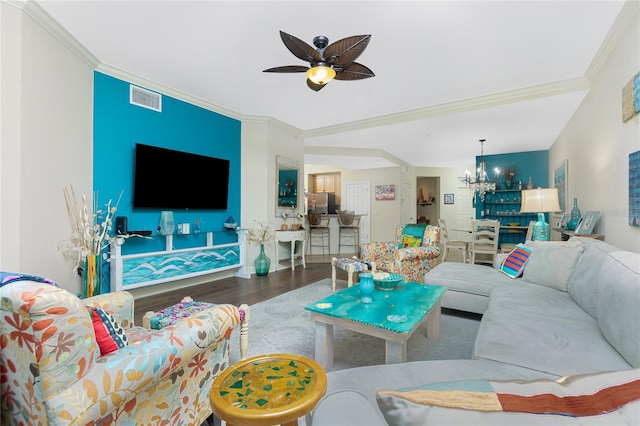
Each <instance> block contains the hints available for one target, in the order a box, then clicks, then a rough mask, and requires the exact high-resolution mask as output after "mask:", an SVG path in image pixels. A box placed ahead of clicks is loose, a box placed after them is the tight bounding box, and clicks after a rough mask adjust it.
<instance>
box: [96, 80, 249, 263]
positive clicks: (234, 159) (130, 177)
mask: <svg viewBox="0 0 640 426" xmlns="http://www.w3.org/2000/svg"><path fill="white" fill-rule="evenodd" d="M129 90H130V83H129V82H127V81H123V80H120V79H117V78H114V77H110V76H107V75H105V74H102V73H100V72H95V74H94V141H93V143H94V145H93V147H94V153H93V159H94V160H93V163H94V164H93V166H94V167H93V186H94V191H96V192H97V196H98V201H99V207H102V206H103V205H104V204H105V203H106V202H107V201H108V200H109V199H113V201H114V203H115V201H116V200H117V198H118V196H119V194H120V191H121V190H122V191H124V193H123V196H122V200H121V201H120V205H119V207H118V211H117V213H116V216H126V217H127V218H128V229H129V230H151V231H153V233H154V234H157V227H158V224H159V222H160V211H161V209H133V182H134V154H135V144H136V143H142V144H147V145H153V146H158V147H162V148H168V149H174V150H178V151H184V152H189V153H194V154H200V155H206V156H211V157H217V158H223V159H227V160H230V172H229V195H228V208H227V210H217V211H214V210H192V211H188V210H175V209H174V210H173V212H174V221H175V223H176V225H177V224H179V223H190V224H191V226H193V223H194V221H195V220H197V219H200V220H201V223H202V224H201V228H202V231H203V232H206V231H215V234H214V244H222V243H228V242H235V241H237V236H236V233H235V232H234V231H225V230H224V228H223V223H224V222H225V220H226V219H227V217H229V216H233V217H234V218H235V219H239V218H240V172H241V170H240V167H241V164H240V162H241V140H240V130H241V123H240V121H238V120H236V119H232V118H229V117H226V116H223V115H221V114H218V113H215V112H212V111H209V110H206V109H204V108H200V107H198V106H195V105H192V104H189V103H187V102H183V101H180V100H177V99H175V98H172V97H170V96H166V95H162V111H161V112H156V111H153V110H150V109H147V108H143V107H139V106H136V105H132V104H130V103H129ZM166 172H167V173H171V170H167V171H166ZM210 185H211V193H210V194H203V196H215V191H216V182H213V181H212V182H210ZM179 190H180V188H166V191H179ZM205 238H206V237H205V235H204V233H201V234H191V235H185V236H178V237H176V238H174V248H176V249H179V248H187V247H194V246H198V245H204V244H205ZM164 249H165V240H164V238H159V237H157V238H153V239H140V238H129V239H128V240H127V242H126V243H125V244H124V246H123V253H125V254H127V253H138V252H148V251H161V250H164Z"/></svg>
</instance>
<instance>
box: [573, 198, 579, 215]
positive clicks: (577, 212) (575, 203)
mask: <svg viewBox="0 0 640 426" xmlns="http://www.w3.org/2000/svg"><path fill="white" fill-rule="evenodd" d="M574 219H578V220H580V209H579V208H578V199H577V198H574V199H573V208H572V209H571V220H574Z"/></svg>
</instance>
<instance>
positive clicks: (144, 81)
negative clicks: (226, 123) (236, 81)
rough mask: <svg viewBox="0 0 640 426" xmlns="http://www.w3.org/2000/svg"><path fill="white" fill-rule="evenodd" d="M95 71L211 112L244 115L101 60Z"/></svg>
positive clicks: (240, 117)
mask: <svg viewBox="0 0 640 426" xmlns="http://www.w3.org/2000/svg"><path fill="white" fill-rule="evenodd" d="M96 71H98V72H101V73H103V74H106V75H109V76H111V77H115V78H118V79H121V80H124V81H126V82H128V83H131V84H135V85H137V86H142V87H144V88H145V89H148V90H152V91H154V92H159V93H162V94H163V95H166V96H171V97H173V98H176V99H179V100H181V101H184V102H188V103H190V104H192V105H196V106H199V107H201V108H204V109H207V110H210V111H213V112H217V113H219V114H222V115H225V116H227V117H230V118H234V119H236V120H242V119H243V117H244V116H243V115H242V114H239V113H237V112H235V111H232V110H230V109H227V108H223V107H221V106H219V105H215V104H212V103H211V102H208V101H205V100H204V99H201V98H198V97H197V96H193V95H190V94H188V93H186V92H183V91H181V90H178V89H174V88H173V87H171V86H167V85H164V84H161V83H158V82H157V81H153V80H150V79H148V78H146V77H142V76H140V75H138V74H135V73H132V72H130V71H126V70H124V69H122V68H118V67H115V66H113V65H109V64H105V63H104V62H101V63H100V64H99V65H98V67H97V68H96Z"/></svg>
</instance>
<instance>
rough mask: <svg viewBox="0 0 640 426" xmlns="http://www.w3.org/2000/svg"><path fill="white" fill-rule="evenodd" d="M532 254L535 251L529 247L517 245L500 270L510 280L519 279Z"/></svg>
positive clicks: (501, 264) (502, 263)
mask: <svg viewBox="0 0 640 426" xmlns="http://www.w3.org/2000/svg"><path fill="white" fill-rule="evenodd" d="M531 253H533V250H531V249H530V248H529V247H526V246H524V245H522V244H518V245H516V248H514V249H513V250H511V252H510V253H509V254H508V255H507V257H505V258H504V260H503V261H502V262H501V263H500V267H499V268H498V270H499V271H500V272H502V273H503V274H505V275H506V276H508V277H509V278H518V277H519V276H521V275H522V272H523V271H524V267H525V265H526V264H527V261H528V260H529V256H531Z"/></svg>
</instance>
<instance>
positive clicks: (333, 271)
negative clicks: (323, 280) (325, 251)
mask: <svg viewBox="0 0 640 426" xmlns="http://www.w3.org/2000/svg"><path fill="white" fill-rule="evenodd" d="M331 291H336V258H335V257H334V258H333V259H332V260H331Z"/></svg>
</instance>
